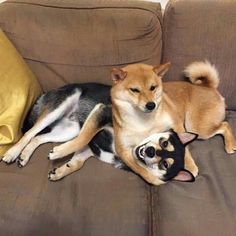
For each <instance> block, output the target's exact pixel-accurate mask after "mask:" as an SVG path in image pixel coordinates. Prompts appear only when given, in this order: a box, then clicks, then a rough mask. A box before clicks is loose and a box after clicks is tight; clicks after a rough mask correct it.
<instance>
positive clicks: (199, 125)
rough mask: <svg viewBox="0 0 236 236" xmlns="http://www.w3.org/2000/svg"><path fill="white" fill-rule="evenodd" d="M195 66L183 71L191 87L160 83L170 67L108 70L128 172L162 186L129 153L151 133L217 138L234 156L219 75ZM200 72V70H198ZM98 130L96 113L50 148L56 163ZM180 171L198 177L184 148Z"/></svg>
mask: <svg viewBox="0 0 236 236" xmlns="http://www.w3.org/2000/svg"><path fill="white" fill-rule="evenodd" d="M197 65H199V64H197V63H195V64H194V69H193V67H192V68H191V66H190V67H187V68H186V70H185V71H186V73H187V74H188V73H189V75H191V81H192V82H193V83H195V84H191V83H187V82H166V83H162V80H161V78H162V76H163V75H164V74H165V73H166V71H168V69H169V67H170V63H167V64H164V65H160V66H156V67H153V66H149V65H145V64H134V65H129V66H126V67H124V68H122V69H114V70H112V80H113V81H114V86H113V87H112V90H111V97H112V105H113V106H112V113H113V126H114V134H115V147H116V151H117V154H118V155H119V156H120V158H121V159H122V160H123V161H124V162H125V163H126V164H127V165H128V166H129V167H130V168H131V169H132V170H133V171H135V172H136V173H137V174H139V175H141V176H142V177H143V178H144V179H145V180H146V181H147V182H149V183H152V184H154V185H160V184H163V183H165V182H163V181H162V180H160V179H158V178H157V177H156V176H155V175H153V174H152V173H151V172H150V171H149V170H148V168H147V167H145V166H144V165H142V164H140V163H139V161H137V160H136V159H135V158H134V156H133V153H132V150H133V148H134V147H135V146H136V145H137V144H138V143H140V142H141V141H142V140H143V139H145V138H146V137H148V136H149V135H151V134H153V133H157V132H163V131H166V130H168V129H170V128H173V129H174V130H175V131H176V132H179V133H181V132H184V131H185V129H186V131H188V132H193V133H196V134H198V135H199V138H202V139H207V138H210V137H212V136H214V135H215V134H222V135H223V136H224V139H225V150H226V152H227V153H233V152H234V151H235V149H236V141H235V138H234V136H233V134H232V130H231V128H230V126H229V124H228V123H227V122H226V121H224V122H223V120H224V118H225V104H224V99H223V97H222V96H221V95H220V94H219V92H218V91H217V90H216V87H217V86H218V83H219V82H218V80H217V79H218V78H217V76H218V73H217V71H215V69H214V67H211V65H210V64H207V65H203V64H201V63H200V65H201V66H200V67H199V68H198V66H197ZM201 68H204V69H202V71H201ZM207 68H208V69H207ZM198 69H199V70H198ZM200 72H202V73H200ZM212 72H213V73H212ZM216 75H217V76H216ZM198 76H200V77H201V80H200V82H201V83H200V82H199V81H198V79H197V78H198ZM203 77H206V78H203ZM200 84H201V85H200ZM152 86H155V90H153V91H151V90H150V88H151V87H152ZM130 89H138V90H139V91H140V92H139V93H134V92H132V91H131V90H130ZM147 102H155V104H156V107H157V108H156V109H155V110H154V111H152V112H150V113H146V112H145V105H146V104H147ZM99 106H101V105H98V111H99ZM95 112H96V109H95ZM98 131H99V130H98V129H97V125H96V114H91V117H90V118H89V117H88V119H87V120H86V122H85V124H84V126H83V128H82V130H81V132H80V134H79V135H78V136H77V137H76V138H75V139H73V140H71V141H69V142H67V143H65V144H62V145H60V146H57V147H55V148H54V150H53V153H54V155H56V156H55V159H56V158H60V157H63V156H65V155H68V154H70V153H72V152H75V151H77V150H79V149H82V148H83V147H84V146H85V145H87V144H88V142H89V141H90V140H91V139H92V138H93V136H94V135H95V134H96V133H97V132H98ZM52 159H53V158H52ZM185 168H186V169H188V170H189V171H191V172H192V173H193V175H194V176H196V175H197V174H198V167H197V166H196V164H195V162H194V160H193V159H192V156H191V154H190V152H189V150H188V149H187V148H186V154H185Z"/></svg>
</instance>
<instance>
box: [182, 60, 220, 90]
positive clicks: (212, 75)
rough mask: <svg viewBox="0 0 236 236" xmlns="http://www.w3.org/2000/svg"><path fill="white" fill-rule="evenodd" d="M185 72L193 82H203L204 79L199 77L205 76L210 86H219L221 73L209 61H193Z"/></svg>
mask: <svg viewBox="0 0 236 236" xmlns="http://www.w3.org/2000/svg"><path fill="white" fill-rule="evenodd" d="M184 74H185V75H186V76H187V77H188V78H189V80H190V81H191V82H192V83H193V84H201V83H202V81H201V80H198V78H200V77H205V78H206V81H207V83H208V85H209V87H213V88H217V87H218V86H219V73H218V71H217V69H216V68H215V66H214V65H212V64H210V62H209V61H205V62H198V61H196V62H193V63H191V64H190V65H189V66H187V67H186V68H185V70H184Z"/></svg>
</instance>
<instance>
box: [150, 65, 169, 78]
mask: <svg viewBox="0 0 236 236" xmlns="http://www.w3.org/2000/svg"><path fill="white" fill-rule="evenodd" d="M170 66H171V63H170V62H167V63H165V64H163V65H158V66H154V67H153V71H154V72H155V73H156V74H157V75H158V76H160V77H163V76H164V75H165V73H166V72H167V71H168V70H169V69H170Z"/></svg>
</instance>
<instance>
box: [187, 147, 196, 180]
mask: <svg viewBox="0 0 236 236" xmlns="http://www.w3.org/2000/svg"><path fill="white" fill-rule="evenodd" d="M184 166H185V169H187V170H188V171H190V172H191V173H192V174H193V176H194V177H196V176H197V175H198V167H197V165H196V164H195V162H194V160H193V158H192V155H191V153H190V151H189V149H188V147H186V148H185V157H184Z"/></svg>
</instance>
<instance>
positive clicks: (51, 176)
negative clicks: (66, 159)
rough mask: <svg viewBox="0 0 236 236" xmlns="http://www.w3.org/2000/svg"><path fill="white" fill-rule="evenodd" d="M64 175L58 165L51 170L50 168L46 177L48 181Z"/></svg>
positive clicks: (58, 178)
mask: <svg viewBox="0 0 236 236" xmlns="http://www.w3.org/2000/svg"><path fill="white" fill-rule="evenodd" d="M63 177H64V175H63V173H62V172H61V171H60V167H59V168H55V169H53V170H51V171H50V172H49V173H48V179H49V180H50V181H57V180H60V179H61V178H63Z"/></svg>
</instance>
